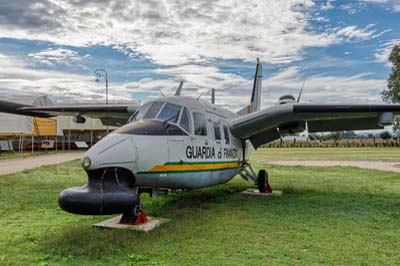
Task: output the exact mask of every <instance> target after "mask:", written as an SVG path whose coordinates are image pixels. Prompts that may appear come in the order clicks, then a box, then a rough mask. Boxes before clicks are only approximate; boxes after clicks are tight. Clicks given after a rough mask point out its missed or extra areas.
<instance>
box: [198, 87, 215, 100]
mask: <svg viewBox="0 0 400 266" xmlns="http://www.w3.org/2000/svg"><path fill="white" fill-rule="evenodd" d="M211 90H212V89H209V90H208V91H205V92H202V93H200V95H199V97H197V100H200V98H201V96H203V95H204V94H207V93H209V92H210V91H211Z"/></svg>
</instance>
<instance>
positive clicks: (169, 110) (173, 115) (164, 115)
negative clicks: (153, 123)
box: [157, 103, 181, 123]
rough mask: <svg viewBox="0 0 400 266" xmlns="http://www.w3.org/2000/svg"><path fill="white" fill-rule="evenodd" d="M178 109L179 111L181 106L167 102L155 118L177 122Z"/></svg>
mask: <svg viewBox="0 0 400 266" xmlns="http://www.w3.org/2000/svg"><path fill="white" fill-rule="evenodd" d="M180 111H181V106H179V105H176V104H172V103H167V104H166V105H165V106H164V108H163V109H162V111H161V112H160V114H159V115H158V116H157V118H158V119H160V120H163V121H169V122H173V123H177V122H178V117H179V113H180Z"/></svg>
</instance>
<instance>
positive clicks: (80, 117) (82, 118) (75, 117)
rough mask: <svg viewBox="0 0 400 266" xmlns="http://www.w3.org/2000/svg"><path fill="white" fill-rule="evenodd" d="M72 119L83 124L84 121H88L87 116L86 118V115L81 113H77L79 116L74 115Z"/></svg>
mask: <svg viewBox="0 0 400 266" xmlns="http://www.w3.org/2000/svg"><path fill="white" fill-rule="evenodd" d="M72 121H74V122H75V123H78V124H83V123H85V122H86V118H84V117H83V116H81V115H77V116H74V118H73V119H72Z"/></svg>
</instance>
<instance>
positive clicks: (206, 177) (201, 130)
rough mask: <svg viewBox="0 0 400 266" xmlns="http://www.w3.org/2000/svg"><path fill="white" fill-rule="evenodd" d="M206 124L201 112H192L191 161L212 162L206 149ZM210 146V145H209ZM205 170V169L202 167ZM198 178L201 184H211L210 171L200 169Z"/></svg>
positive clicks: (208, 147)
mask: <svg viewBox="0 0 400 266" xmlns="http://www.w3.org/2000/svg"><path fill="white" fill-rule="evenodd" d="M208 129H209V128H208V126H207V122H206V117H205V116H204V114H203V113H201V112H196V111H194V112H193V133H194V134H193V135H192V138H191V140H192V145H193V151H192V163H193V164H195V163H204V162H212V161H213V158H211V157H210V156H209V155H210V154H209V152H207V150H209V149H210V144H211V143H209V138H208V136H209V135H208V133H209V130H208ZM211 146H212V145H211ZM203 170H205V169H203ZM197 176H198V178H199V179H201V182H202V184H203V185H210V184H211V171H201V172H199V173H198V175H197Z"/></svg>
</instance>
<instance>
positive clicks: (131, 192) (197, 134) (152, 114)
mask: <svg viewBox="0 0 400 266" xmlns="http://www.w3.org/2000/svg"><path fill="white" fill-rule="evenodd" d="M261 81H262V66H261V63H260V62H259V60H258V59H257V67H256V73H255V77H254V84H253V91H252V96H251V101H250V104H249V105H248V106H246V107H245V108H243V109H242V110H241V111H239V112H238V113H233V112H231V111H229V110H227V109H224V108H221V107H219V106H217V105H215V104H212V103H209V102H207V101H203V100H201V99H199V98H193V97H184V96H180V94H181V89H182V86H181V85H180V86H179V87H178V89H177V93H176V94H175V96H170V97H160V98H158V99H155V100H152V101H149V102H147V103H145V104H144V105H142V106H140V107H139V108H138V107H135V106H107V105H101V106H95V107H93V106H90V107H88V106H76V107H62V106H51V107H35V106H21V105H17V104H15V103H9V102H4V101H1V102H0V111H2V112H9V113H16V114H23V115H32V116H42V117H50V116H54V115H59V114H66V113H67V114H72V115H74V116H75V117H76V118H77V119H78V118H80V117H83V115H89V116H95V117H99V118H102V119H105V121H113V123H114V124H118V123H124V122H126V120H125V119H126V118H127V117H128V116H129V114H132V113H133V115H131V117H130V118H129V120H128V121H127V123H126V124H125V125H123V126H121V127H120V128H118V129H117V130H115V131H113V132H112V133H111V134H110V135H108V136H106V137H105V138H103V139H102V140H101V141H99V142H98V143H97V144H95V145H94V146H93V147H92V148H90V149H89V150H88V151H87V152H86V154H85V155H84V156H83V158H82V160H81V163H82V167H83V168H84V169H85V171H86V172H87V175H88V183H87V184H86V185H84V186H82V187H74V188H69V189H66V190H64V191H63V192H62V193H61V194H60V195H59V205H60V207H61V208H63V209H64V210H66V211H68V212H71V213H76V214H89V215H103V214H115V213H123V214H124V215H123V217H122V219H121V222H123V223H137V222H140V221H144V220H145V216H144V213H143V211H142V204H141V201H140V193H142V192H149V193H151V194H152V195H153V196H156V195H157V194H159V193H161V192H165V191H167V190H168V189H195V188H201V187H206V186H211V185H216V184H220V183H224V182H227V181H229V180H230V179H232V178H233V177H234V176H235V175H237V174H240V175H241V176H242V177H243V178H244V179H246V180H248V181H252V182H254V183H255V184H256V185H257V186H258V188H259V190H260V192H271V188H270V187H269V185H268V175H267V172H266V171H265V170H263V169H262V170H260V171H259V172H258V174H256V173H255V172H254V170H253V168H252V167H251V165H250V162H249V158H250V154H251V151H252V150H253V149H254V148H258V147H259V146H260V145H263V144H265V143H268V142H270V141H273V140H275V139H278V138H281V136H282V135H285V134H292V133H296V132H302V131H303V130H304V129H306V128H307V129H308V131H309V132H322V131H339V130H340V131H342V130H361V129H362V130H365V129H377V128H383V127H384V126H385V125H390V124H392V122H393V119H394V116H395V115H397V114H400V105H387V104H380V105H353V104H339V105H338V104H303V103H299V102H298V101H296V99H295V98H294V97H293V96H291V95H285V96H282V97H280V99H279V101H278V102H277V104H276V105H275V106H272V107H269V108H266V109H261V104H260V103H261Z"/></svg>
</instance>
